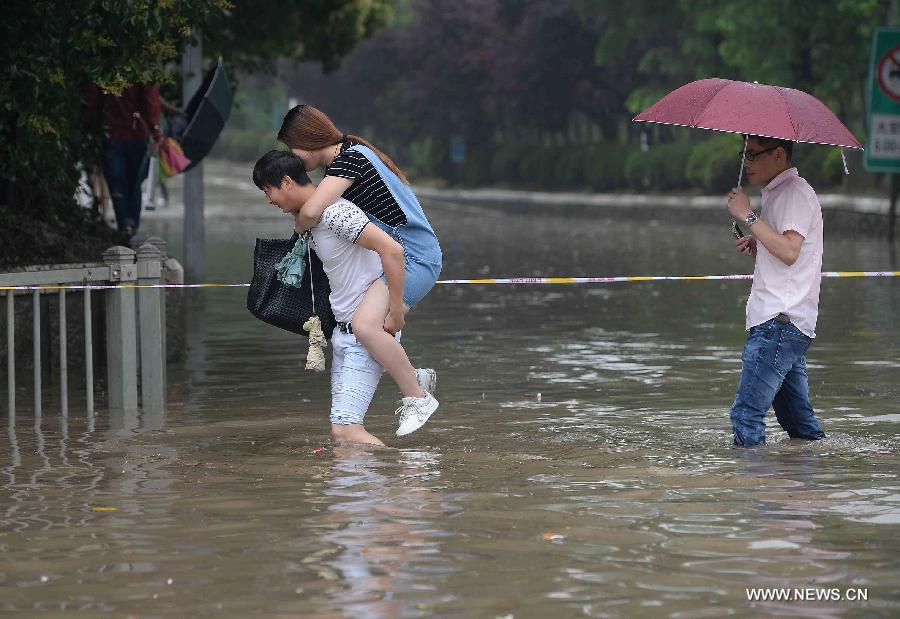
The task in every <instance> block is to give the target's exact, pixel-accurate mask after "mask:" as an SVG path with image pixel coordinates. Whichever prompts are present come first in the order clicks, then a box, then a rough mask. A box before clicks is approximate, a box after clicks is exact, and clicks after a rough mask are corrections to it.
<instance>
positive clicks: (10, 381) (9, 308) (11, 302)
mask: <svg viewBox="0 0 900 619" xmlns="http://www.w3.org/2000/svg"><path fill="white" fill-rule="evenodd" d="M6 386H7V388H8V389H9V392H8V394H7V396H6V397H7V404H8V405H9V419H10V423H12V422H13V421H12V420H13V419H14V418H15V416H16V295H15V293H13V291H12V290H8V291H7V292H6Z"/></svg>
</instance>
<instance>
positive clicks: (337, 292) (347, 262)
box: [311, 199, 383, 322]
mask: <svg viewBox="0 0 900 619" xmlns="http://www.w3.org/2000/svg"><path fill="white" fill-rule="evenodd" d="M368 224H369V218H368V217H366V215H365V213H363V212H362V211H361V210H360V209H359V207H357V206H356V205H355V204H353V203H352V202H348V201H347V200H343V199H342V200H338V201H337V202H335V203H334V204H332V205H331V206H329V207H328V208H326V209H325V211H324V212H323V213H322V218H321V219H320V220H319V223H318V224H316V225H315V226H314V227H313V228H312V241H311V245H312V248H313V249H314V250H315V252H316V255H317V256H319V260H321V261H322V266H323V267H324V268H325V274H326V275H327V276H328V283H329V285H330V286H331V295H330V296H329V297H328V299H329V301H331V311H333V312H334V317H335V318H336V319H337V321H338V322H351V321H352V320H353V315H354V314H355V313H356V309H357V308H358V307H359V304H360V302H361V301H362V299H363V296H364V295H365V294H366V291H367V290H368V289H369V286H371V285H372V282H374V281H375V280H376V279H378V278H379V277H381V274H382V272H383V271H382V268H381V258H379V257H378V254H377V253H375V252H374V251H371V250H369V249H366V248H365V247H360V246H359V245H357V244H356V241H357V239H359V235H360V234H362V232H363V229H364V228H365V227H366V226H367V225H368Z"/></svg>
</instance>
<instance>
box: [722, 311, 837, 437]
mask: <svg viewBox="0 0 900 619" xmlns="http://www.w3.org/2000/svg"><path fill="white" fill-rule="evenodd" d="M811 341H812V340H810V338H809V337H807V336H806V335H805V334H804V333H803V332H801V331H800V330H799V329H798V328H797V327H795V326H794V325H793V324H791V323H781V322H778V321H776V320H774V319H772V320H768V321H766V322H764V323H762V324H761V325H757V326H755V327H753V328H751V329H750V336H749V337H748V338H747V344H746V345H745V346H744V354H743V356H742V357H741V364H742V370H741V384H740V385H739V386H738V390H737V395H736V396H735V399H734V404H733V405H732V406H731V426H732V429H733V430H734V444H735V445H739V446H741V447H752V446H754V445H759V444H761V443H765V442H766V424H765V421H764V419H765V416H766V413H767V412H768V410H769V407H772V408H774V409H775V417H776V418H777V419H778V423H779V424H781V427H782V428H784V430H785V431H786V432H787V433H788V436H790V437H791V438H803V439H808V440H819V439H823V438H825V433H824V432H823V431H822V428H821V427H819V421H818V419H816V413H815V411H813V407H812V403H811V402H810V401H809V379H808V377H807V374H806V356H805V355H806V351H807V349H808V348H809V345H810V343H811Z"/></svg>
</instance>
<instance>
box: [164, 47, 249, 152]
mask: <svg viewBox="0 0 900 619" xmlns="http://www.w3.org/2000/svg"><path fill="white" fill-rule="evenodd" d="M233 98H234V94H233V93H232V91H231V84H229V83H228V75H227V74H226V73H225V65H224V63H223V62H222V57H221V56H220V57H219V61H218V62H217V63H216V66H215V67H214V68H213V69H212V70H211V71H210V72H209V73H207V74H206V77H205V78H204V80H203V83H202V84H201V85H200V88H199V89H197V92H195V93H194V96H193V97H191V100H190V102H189V103H188V105H187V108H185V116H186V118H187V126H186V127H185V128H184V132H183V133H181V135H180V136H179V135H175V136H174V137H175V138H176V139H177V140H178V141H179V142H180V143H181V148H182V150H183V151H184V154H185V156H187V158H188V159H190V160H191V164H190V165H189V166H188V167H187V168H186V170H190V169H191V168H193V167H194V166H195V165H197V164H198V163H200V161H202V160H203V158H204V157H206V155H207V154H208V153H209V151H210V150H211V149H212V147H213V144H215V143H216V140H218V139H219V134H220V133H222V128H223V127H224V126H225V121H227V120H228V115H229V114H231V102H232V99H233Z"/></svg>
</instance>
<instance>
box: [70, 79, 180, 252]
mask: <svg viewBox="0 0 900 619" xmlns="http://www.w3.org/2000/svg"><path fill="white" fill-rule="evenodd" d="M161 106H162V102H161V100H160V96H159V84H136V85H132V86H129V87H128V88H126V89H125V90H124V91H122V94H121V95H119V96H116V95H114V94H107V93H104V92H103V91H102V90H101V89H100V87H99V86H97V85H96V84H92V85H91V86H90V87H89V88H88V92H87V101H86V104H85V108H84V113H83V117H82V120H83V122H84V125H85V130H86V131H87V132H88V133H93V134H102V136H103V175H104V176H105V177H106V182H107V184H108V185H109V192H110V197H111V198H112V203H113V210H114V211H115V214H116V224H117V226H118V229H119V231H120V232H122V233H123V234H125V236H127V237H128V238H131V237H132V236H134V234H135V232H137V229H138V226H140V223H141V183H143V182H144V179H145V178H146V177H147V166H146V162H147V158H146V155H147V148H148V146H149V144H150V140H152V141H153V145H154V148H155V145H156V144H158V143H159V140H160V132H159V115H160V108H161Z"/></svg>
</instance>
